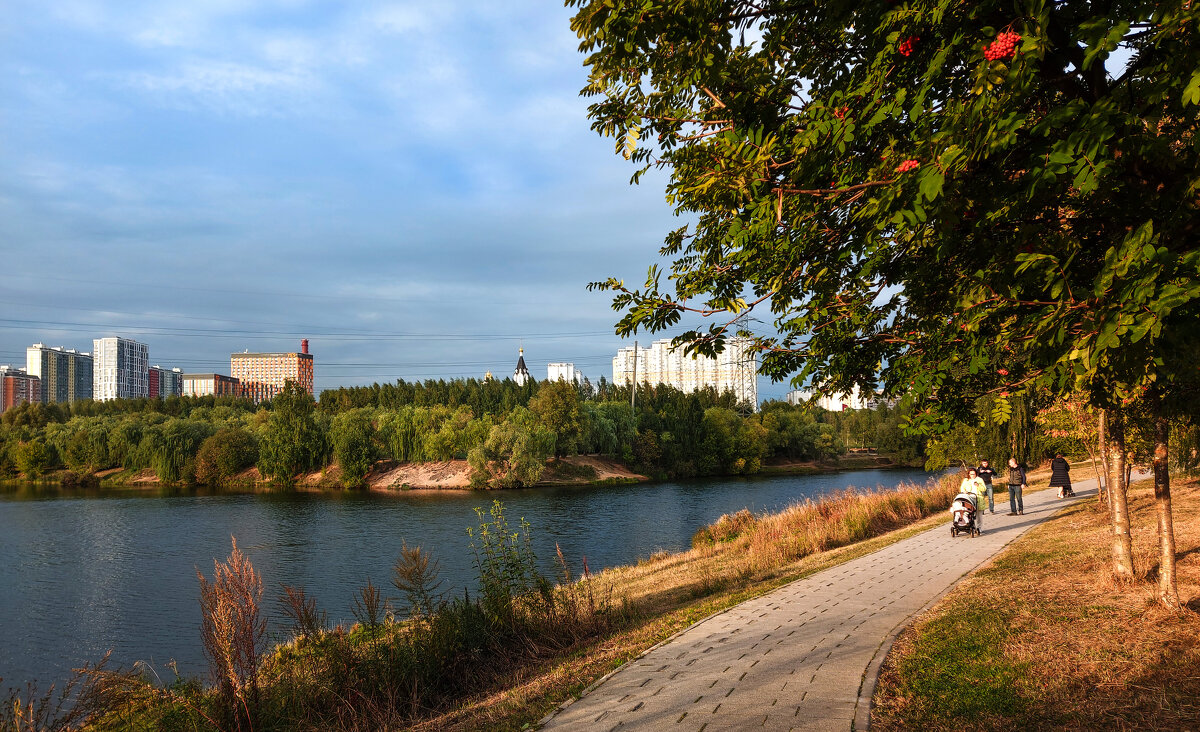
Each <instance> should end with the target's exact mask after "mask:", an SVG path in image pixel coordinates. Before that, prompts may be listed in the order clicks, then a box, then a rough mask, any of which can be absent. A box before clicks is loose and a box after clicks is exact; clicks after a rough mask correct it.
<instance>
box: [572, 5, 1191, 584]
mask: <svg viewBox="0 0 1200 732" xmlns="http://www.w3.org/2000/svg"><path fill="white" fill-rule="evenodd" d="M568 5H571V6H575V7H577V8H578V11H577V13H576V15H575V16H574V18H573V19H572V27H573V28H574V30H575V31H576V32H577V33H578V34H579V36H580V38H581V39H582V43H581V50H582V51H584V52H585V53H587V54H588V56H587V61H586V63H587V65H588V67H589V68H590V76H589V81H588V85H587V86H586V87H585V89H584V94H586V95H589V96H593V97H597V100H596V101H595V102H594V103H593V104H592V105H591V107H590V113H591V117H592V120H593V128H594V129H595V130H596V131H598V132H600V133H602V134H605V135H610V136H613V137H615V138H616V141H617V148H618V151H619V152H621V153H623V154H624V155H625V156H626V157H627V158H628V159H630V160H631V161H633V162H634V163H636V164H637V165H638V170H637V172H636V173H635V174H634V180H635V181H636V180H637V179H638V178H639V177H640V175H641V174H642V173H643V172H645V171H646V170H647V169H649V168H651V167H656V166H657V167H660V168H664V169H666V171H667V172H668V173H669V176H670V178H669V182H668V184H667V197H668V200H669V201H670V202H671V203H672V204H673V205H674V206H675V209H676V211H677V213H679V214H680V215H681V216H682V217H684V218H685V219H686V220H687V221H688V223H687V224H685V225H684V226H682V227H681V228H679V229H677V230H675V231H673V232H670V233H669V234H668V235H667V237H666V243H665V246H664V247H663V248H662V249H661V250H660V254H661V256H662V257H663V258H665V259H667V260H669V261H670V264H669V273H666V274H667V276H668V282H664V281H663V275H664V271H663V270H661V269H660V268H659V266H658V265H657V264H656V265H654V266H652V267H651V268H650V272H649V275H648V277H647V281H646V284H645V286H644V287H643V288H634V287H628V286H626V285H625V283H624V282H622V281H620V280H617V279H610V280H607V281H605V282H601V283H596V285H595V286H597V287H600V288H601V289H608V290H611V291H613V292H615V293H616V294H615V298H614V306H615V307H616V308H617V309H619V310H622V311H624V315H623V317H622V318H621V320H620V322H619V323H618V326H617V330H618V332H619V333H621V334H630V333H633V332H635V331H636V330H638V329H640V328H647V329H649V330H660V329H663V328H666V327H669V326H674V325H676V324H678V323H680V322H681V320H682V318H683V317H684V315H685V314H688V313H699V314H700V315H703V316H708V317H710V318H712V319H713V321H712V322H711V323H710V324H709V325H708V326H707V327H705V328H700V329H694V330H691V331H689V332H687V333H685V334H683V335H681V336H679V337H678V338H677V339H676V340H677V342H678V343H680V344H686V347H687V348H688V349H689V350H694V351H699V352H701V353H713V352H716V351H718V350H720V349H721V348H722V346H723V344H724V340H725V339H726V338H727V337H728V336H729V335H732V334H733V332H735V331H737V332H738V334H739V335H748V336H750V337H752V338H754V340H755V344H756V348H757V350H758V351H759V353H760V354H761V364H762V368H761V370H762V372H763V373H765V374H766V375H768V376H771V377H773V378H776V379H783V378H789V377H791V378H793V379H794V380H795V381H796V382H797V383H803V382H805V381H810V382H812V383H817V384H821V385H824V386H825V387H827V388H828V389H829V390H830V391H831V392H834V393H845V392H848V391H849V390H850V389H851V388H853V387H854V386H855V385H858V386H860V387H861V388H868V389H872V388H876V387H877V386H882V387H883V389H884V391H885V392H887V393H888V394H892V395H900V394H905V395H908V396H909V398H910V399H912V401H913V402H914V403H915V404H916V407H917V411H916V415H917V417H918V419H921V418H923V419H925V420H927V421H929V422H930V423H932V424H935V425H945V424H947V423H948V422H949V421H951V420H953V419H956V418H958V419H961V418H966V417H969V416H970V412H971V405H972V404H973V403H974V402H975V400H976V399H978V398H979V397H980V396H982V395H986V394H991V395H993V396H995V397H996V398H995V400H994V403H995V405H996V410H997V412H998V416H999V417H1000V418H1003V417H1004V414H1005V410H1006V409H1007V408H1008V406H1009V405H1008V401H1007V398H1008V397H1009V396H1010V395H1015V394H1019V393H1022V392H1029V391H1031V390H1033V389H1048V390H1050V391H1051V392H1055V393H1063V392H1066V391H1069V390H1071V389H1077V390H1080V391H1082V392H1083V393H1085V394H1087V396H1088V400H1089V402H1090V403H1091V404H1092V405H1093V406H1096V407H1100V408H1105V409H1111V410H1116V411H1118V412H1119V407H1120V405H1121V403H1122V401H1123V400H1124V399H1125V398H1128V396H1129V395H1130V394H1132V393H1135V392H1137V391H1139V390H1142V389H1146V388H1148V387H1149V386H1153V387H1154V388H1156V389H1159V390H1160V391H1161V392H1162V393H1163V394H1164V395H1166V394H1169V393H1170V390H1171V388H1172V386H1171V384H1172V381H1173V379H1174V377H1175V376H1176V375H1178V374H1179V373H1180V371H1179V369H1178V368H1176V367H1175V366H1174V365H1173V362H1172V361H1171V359H1170V358H1168V357H1167V355H1166V352H1167V351H1168V350H1169V345H1170V343H1171V342H1172V340H1173V339H1174V338H1175V337H1176V334H1177V332H1178V331H1180V330H1182V329H1184V328H1188V327H1191V326H1190V324H1191V323H1194V322H1196V315H1197V314H1198V313H1197V310H1198V308H1197V298H1200V277H1198V276H1197V275H1200V252H1198V251H1197V247H1196V232H1195V221H1196V203H1197V201H1196V197H1197V194H1196V186H1197V185H1198V184H1200V168H1198V165H1197V163H1198V161H1200V150H1198V149H1197V138H1196V135H1195V130H1196V126H1197V102H1200V70H1198V69H1200V43H1198V42H1197V37H1196V32H1197V29H1196V23H1197V20H1200V17H1198V16H1200V8H1196V7H1193V6H1192V4H1191V3H1190V2H1166V3H1154V2H1147V1H1137V0H1134V1H1128V2H1127V1H1122V0H1117V1H1115V2H1108V3H1089V2H1082V1H1081V0H1064V1H1060V2H1047V1H1046V0H1025V1H1023V2H1007V1H1002V0H982V1H980V2H972V3H962V2H958V1H957V0H911V1H909V2H899V1H893V0H863V1H861V2H859V1H856V2H832V3H811V2H796V1H795V0H698V1H694V2H656V1H655V0H568ZM749 311H752V312H754V313H755V314H757V315H758V316H759V317H760V318H762V319H763V320H766V321H768V322H769V326H766V327H764V328H761V329H759V330H760V332H756V333H755V332H748V331H747V330H746V329H745V328H744V327H742V326H739V325H735V323H745V322H747V321H746V319H745V318H744V316H745V315H746V314H747V312H749ZM1159 403H1166V401H1165V400H1160V401H1159ZM1118 416H1119V414H1118ZM1118 422H1119V420H1118ZM1120 434H1121V432H1120V424H1119V423H1118V424H1114V429H1113V436H1114V437H1116V438H1118V439H1119V438H1120ZM1164 439H1165V438H1164ZM1164 487H1166V488H1167V490H1166V496H1165V498H1166V501H1165V504H1164V503H1163V501H1162V497H1161V495H1160V512H1161V510H1163V507H1164V505H1165V507H1166V510H1167V512H1168V514H1169V486H1164ZM1116 488H1117V490H1116V491H1115V495H1117V500H1115V501H1114V504H1120V505H1117V506H1115V508H1114V516H1115V518H1114V520H1115V522H1116V525H1117V529H1118V530H1117V532H1116V535H1115V540H1114V569H1115V570H1116V572H1117V573H1118V575H1121V576H1124V577H1133V575H1134V573H1133V566H1132V554H1131V552H1130V551H1129V547H1130V544H1129V533H1128V512H1127V510H1126V509H1125V507H1124V491H1123V489H1122V488H1123V486H1120V485H1118V486H1116ZM1121 516H1124V518H1123V519H1122V518H1121ZM1122 521H1123V523H1122ZM1165 553H1166V552H1165V551H1164V554H1165ZM1172 562H1173V558H1172ZM1165 569H1166V568H1165V565H1164V572H1163V575H1162V576H1163V577H1164V578H1165V577H1166V576H1167V574H1168V572H1167V571H1165ZM1163 595H1164V599H1165V601H1167V602H1168V604H1177V602H1178V600H1177V597H1176V596H1173V594H1172V589H1171V588H1168V587H1165V586H1164V588H1163Z"/></svg>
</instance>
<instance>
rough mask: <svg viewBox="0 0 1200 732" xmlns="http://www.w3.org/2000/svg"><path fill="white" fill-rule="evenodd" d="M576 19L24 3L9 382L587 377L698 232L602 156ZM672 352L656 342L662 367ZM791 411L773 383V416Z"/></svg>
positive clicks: (520, 5)
mask: <svg viewBox="0 0 1200 732" xmlns="http://www.w3.org/2000/svg"><path fill="white" fill-rule="evenodd" d="M569 19H570V9H568V8H564V7H561V6H559V5H557V4H556V3H554V2H524V1H522V2H506V3H480V2H473V3H466V2H439V3H404V2H356V3H342V2H308V1H305V0H274V1H272V0H266V1H263V2H250V1H248V0H211V1H208V2H200V1H192V2H187V1H183V2H176V3H163V2H161V0H155V1H143V0H123V1H121V2H112V1H111V0H108V1H107V2H103V1H100V0H9V2H8V3H6V6H5V12H4V13H3V14H2V15H0V247H2V249H3V251H2V252H0V253H2V254H3V264H2V265H0V363H9V362H11V363H16V364H22V363H23V361H24V350H25V347H26V346H28V345H29V344H30V343H33V342H35V341H42V342H46V343H48V344H50V345H65V346H67V347H74V348H79V349H81V350H90V349H91V339H92V338H93V337H100V336H104V335H125V336H127V337H132V338H136V339H138V340H141V341H143V342H145V343H148V344H149V346H150V355H151V361H152V362H155V363H161V364H162V365H164V366H178V367H180V368H183V369H184V370H185V371H189V372H191V371H219V372H222V373H228V368H229V358H228V355H229V353H230V352H232V351H241V350H243V349H250V350H294V349H295V348H297V347H298V339H299V338H300V337H302V336H305V335H307V337H308V338H309V339H310V341H311V348H312V351H313V353H314V354H315V358H316V368H317V386H318V388H330V387H333V386H338V385H343V384H345V385H349V384H361V383H372V382H375V381H391V380H394V379H396V378H405V379H424V378H439V377H443V378H454V377H462V376H479V375H482V374H483V372H484V371H486V370H489V369H490V370H491V371H493V372H496V373H497V374H504V373H509V372H511V369H512V366H513V364H514V363H515V360H516V352H517V348H518V346H519V345H521V344H522V343H523V345H524V347H525V353H526V358H527V361H528V362H529V364H530V368H531V370H532V371H533V372H534V375H535V376H537V377H539V378H544V377H545V363H546V362H548V361H574V362H575V363H576V364H577V366H578V367H579V368H580V369H582V370H583V371H584V373H585V374H587V375H588V376H589V377H590V378H592V379H593V380H596V379H597V378H598V377H599V376H601V375H605V376H607V377H609V378H611V358H612V355H613V353H614V352H615V350H616V349H617V348H618V347H619V346H620V345H621V342H620V340H619V339H618V338H616V336H614V335H613V330H612V324H613V322H614V321H615V319H616V314H615V313H614V312H613V311H612V310H611V309H610V307H609V299H608V297H606V296H605V295H604V294H602V293H589V292H587V291H586V289H585V286H586V284H587V282H589V281H592V280H597V279H602V278H605V277H607V276H610V275H612V276H618V277H622V278H625V279H627V280H630V281H632V282H640V281H641V280H642V279H643V278H644V275H645V268H646V266H647V265H648V264H649V263H650V262H651V260H652V258H653V257H655V256H656V252H657V249H658V247H659V246H660V245H661V242H662V237H663V235H664V234H665V233H666V232H667V231H668V230H669V229H671V228H673V227H675V226H677V225H678V223H679V222H678V220H677V219H675V218H674V217H673V216H672V214H671V211H670V209H669V207H668V206H667V204H666V203H665V201H664V198H663V183H664V179H663V178H662V177H661V176H659V177H654V176H647V177H646V178H644V179H643V183H642V184H641V185H640V186H637V187H631V186H629V184H628V180H629V176H630V174H631V173H632V172H633V170H632V168H631V166H630V165H629V164H628V163H626V162H625V161H624V160H623V159H621V158H620V157H619V156H616V155H615V154H614V147H613V142H612V141H611V140H608V139H604V138H601V137H599V136H598V135H596V134H595V133H593V132H592V131H591V130H590V129H589V122H588V119H587V112H586V109H587V100H585V99H583V98H581V97H580V96H579V94H578V92H579V89H580V88H581V87H582V86H583V84H584V81H585V78H586V73H585V69H584V67H583V57H582V55H580V54H579V53H578V51H577V41H576V38H575V36H574V34H573V33H572V32H571V30H570V27H569ZM651 337H652V336H648V335H645V334H642V335H639V340H642V341H643V342H645V341H647V340H650V339H651ZM786 391H787V387H786V385H774V386H772V385H770V384H769V383H768V382H766V381H765V380H760V398H761V397H765V396H778V395H782V394H783V393H785V392H786Z"/></svg>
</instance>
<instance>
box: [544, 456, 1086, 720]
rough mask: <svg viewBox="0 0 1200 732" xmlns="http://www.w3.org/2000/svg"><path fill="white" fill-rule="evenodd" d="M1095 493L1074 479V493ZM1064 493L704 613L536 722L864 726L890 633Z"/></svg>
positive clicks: (1047, 512) (1031, 497)
mask: <svg viewBox="0 0 1200 732" xmlns="http://www.w3.org/2000/svg"><path fill="white" fill-rule="evenodd" d="M1095 488H1096V486H1095V481H1094V480H1092V481H1080V482H1079V483H1078V484H1076V486H1075V489H1076V495H1077V496H1079V497H1082V496H1084V495H1086V494H1088V493H1094V491H1095ZM1070 500H1072V499H1065V500H1058V499H1057V498H1055V491H1053V490H1044V491H1039V492H1036V493H1031V494H1028V495H1027V496H1026V498H1025V515H1023V516H1007V515H1005V514H1007V513H1008V501H1007V499H1005V500H1003V501H1001V500H999V499H997V501H996V510H997V512H996V514H994V515H993V514H986V515H985V517H984V522H983V535H982V536H980V537H978V538H969V537H966V536H959V537H957V538H952V537H951V536H950V529H949V520H947V522H946V524H944V525H943V526H940V527H937V528H934V529H930V530H929V531H926V532H923V533H921V534H918V535H916V536H913V537H910V538H908V539H905V540H904V541H900V542H897V543H895V544H892V545H891V546H888V547H885V548H883V549H880V550H879V551H877V552H874V553H872V554H868V555H866V556H863V557H859V558H857V559H855V560H852V561H850V562H847V563H845V564H841V565H838V566H836V567H832V568H830V569H827V570H825V571H822V572H818V573H816V574H814V575H811V576H809V577H806V578H804V579H801V580H797V581H796V582H793V583H791V584H789V585H786V586H784V587H780V588H779V589H777V590H774V591H772V592H770V593H768V594H766V595H763V596H762V597H758V598H755V599H753V600H749V601H747V602H744V603H742V604H740V605H737V606H735V607H733V608H730V609H729V610H726V611H724V612H722V613H718V614H716V615H713V616H711V617H709V618H707V619H705V620H702V621H700V622H699V623H696V624H695V625H693V626H692V627H690V628H688V629H687V630H684V631H682V632H681V633H679V634H678V635H676V636H675V637H673V638H672V639H670V640H669V641H667V642H666V643H663V644H661V645H659V646H656V647H655V648H652V649H651V650H650V651H648V652H646V653H645V654H644V655H642V656H641V657H640V658H638V659H636V660H634V661H631V662H630V663H627V664H625V665H624V666H622V667H621V668H620V669H618V670H617V671H615V672H613V673H612V674H610V675H609V676H608V677H606V678H604V679H602V680H601V681H600V682H598V683H597V684H595V685H593V686H592V687H591V688H590V689H589V690H588V691H586V692H585V693H584V695H583V696H582V697H581V698H580V699H578V700H576V701H574V702H568V703H567V704H565V705H563V706H562V707H560V708H559V709H558V710H556V712H555V713H554V714H552V715H550V716H549V717H547V718H546V719H545V720H543V727H542V729H544V730H589V731H590V730H596V731H598V732H605V731H607V730H616V729H620V730H622V731H625V730H656V731H662V730H678V731H679V732H697V731H698V730H704V732H716V731H717V730H744V729H751V728H753V729H768V730H850V729H860V730H861V729H866V728H867V727H868V726H869V720H870V703H871V696H872V694H873V692H874V688H875V680H876V677H877V675H878V673H879V666H880V664H881V663H882V662H883V657H884V656H885V655H887V650H888V649H889V648H890V647H891V643H892V640H893V639H894V638H895V637H896V635H897V634H898V633H899V632H900V631H901V630H902V629H903V628H904V627H906V626H907V625H908V624H909V623H910V622H911V621H912V618H913V616H915V615H916V614H918V613H919V612H921V611H922V610H924V609H926V608H928V607H929V606H930V605H932V604H933V603H934V602H935V601H936V600H937V599H938V598H940V597H941V596H942V595H944V594H945V593H946V592H947V591H948V590H949V589H950V588H951V587H953V586H954V584H955V583H957V582H958V581H959V580H960V579H962V578H963V577H965V576H966V575H967V574H969V573H971V572H972V571H974V570H976V569H978V568H979V567H980V566H982V565H983V564H985V563H986V562H988V561H989V560H991V559H992V557H994V556H995V555H996V554H998V553H999V552H1000V550H1002V549H1003V548H1004V547H1005V546H1006V545H1007V544H1008V543H1009V542H1011V541H1013V540H1014V539H1016V538H1017V537H1019V536H1021V535H1022V534H1024V533H1025V532H1026V531H1028V530H1029V529H1031V528H1033V527H1034V526H1036V525H1037V524H1039V523H1041V522H1042V521H1044V520H1046V519H1047V518H1049V517H1050V516H1051V515H1053V514H1054V513H1055V512H1056V511H1057V510H1058V509H1059V508H1060V507H1062V505H1064V503H1067V502H1069V501H1070ZM1075 500H1078V499H1075Z"/></svg>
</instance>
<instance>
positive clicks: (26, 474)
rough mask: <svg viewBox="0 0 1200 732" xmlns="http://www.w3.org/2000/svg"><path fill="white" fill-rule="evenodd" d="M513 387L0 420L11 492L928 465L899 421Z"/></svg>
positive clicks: (547, 481)
mask: <svg viewBox="0 0 1200 732" xmlns="http://www.w3.org/2000/svg"><path fill="white" fill-rule="evenodd" d="M630 397H631V394H630V392H629V390H628V389H623V388H615V387H612V386H611V385H609V384H606V383H605V382H604V381H603V380H601V384H600V386H599V388H593V387H591V386H590V385H589V384H586V383H585V384H582V385H577V384H568V383H566V382H561V381H559V382H540V383H539V382H533V381H530V382H528V383H526V384H522V385H518V384H516V383H514V382H513V381H511V380H505V381H502V382H497V381H494V380H489V381H477V380H473V379H467V380H460V381H453V382H441V381H438V382H432V381H431V382H425V383H423V384H417V383H413V384H408V383H405V382H403V381H401V382H397V383H395V384H388V385H383V386H380V385H375V386H374V387H356V388H351V389H337V390H333V391H326V392H324V393H322V394H321V399H320V401H315V400H314V399H313V398H312V397H311V396H310V395H309V394H308V393H307V392H305V391H304V390H303V389H300V388H299V387H296V386H295V385H294V384H290V383H289V384H288V386H287V387H286V388H285V389H284V391H283V392H282V393H281V394H279V395H278V396H277V397H275V398H274V399H272V400H271V401H270V402H265V403H262V404H254V403H252V402H249V401H246V400H238V399H233V398H221V399H216V398H212V397H171V398H168V399H166V400H157V399H142V400H114V401H109V402H90V401H82V402H75V403H71V404H23V405H20V406H19V407H15V408H13V409H10V410H8V411H7V412H5V413H4V415H3V416H2V417H0V480H6V479H7V480H13V479H17V478H22V479H25V480H37V479H39V478H41V477H43V476H45V475H48V474H57V475H59V476H60V477H61V479H62V482H63V483H64V484H71V485H79V486H83V487H89V488H91V487H103V486H115V485H122V486H125V487H128V486H138V485H144V484H154V483H159V484H162V485H171V486H174V485H200V486H207V487H209V488H222V487H240V488H247V489H260V488H263V487H264V486H265V485H266V484H269V486H270V487H272V488H277V489H285V490H286V489H300V490H314V489H315V490H324V489H341V488H351V489H380V488H394V489H401V490H403V489H405V488H406V487H407V488H409V489H443V488H452V489H461V488H468V487H469V488H473V489H496V488H521V487H529V486H535V485H572V484H581V485H582V484H589V483H605V482H629V481H639V482H640V481H648V480H654V481H662V480H687V479H691V478H704V477H724V476H735V475H737V476H740V475H757V474H762V473H766V474H778V473H781V472H797V473H808V472H816V471H821V470H825V469H828V468H829V467H835V468H836V467H838V464H839V463H841V464H843V465H866V464H871V465H874V464H875V463H876V462H882V460H884V458H880V457H878V456H864V454H863V453H864V452H866V451H867V450H871V449H873V450H877V451H878V452H879V453H880V454H882V455H887V456H890V459H891V460H893V461H894V462H897V463H901V464H905V465H913V464H924V462H925V460H926V455H925V442H926V441H925V438H923V437H913V436H908V435H906V434H905V431H904V427H903V424H904V422H905V420H906V419H907V416H908V415H907V414H906V412H905V411H904V410H903V409H901V408H892V407H889V406H887V405H880V406H879V407H878V408H877V409H874V410H857V411H853V412H828V411H825V410H823V409H819V408H816V407H813V406H811V405H807V404H805V405H791V404H787V403H784V402H766V403H764V404H763V405H761V408H760V409H759V410H758V411H755V410H754V409H752V408H751V407H752V405H745V404H740V403H739V402H738V401H737V399H736V397H735V396H734V395H733V394H732V393H729V392H726V393H718V392H716V391H715V390H712V389H702V390H699V391H695V392H689V393H684V392H681V391H679V390H677V389H673V388H670V387H665V386H657V387H644V388H642V389H640V390H639V391H638V394H637V403H636V406H635V405H632V404H631V403H630Z"/></svg>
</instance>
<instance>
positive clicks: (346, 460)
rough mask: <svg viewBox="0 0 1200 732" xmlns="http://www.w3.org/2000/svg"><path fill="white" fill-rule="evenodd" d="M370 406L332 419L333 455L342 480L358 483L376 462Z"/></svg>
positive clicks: (354, 484) (347, 483) (353, 483)
mask: <svg viewBox="0 0 1200 732" xmlns="http://www.w3.org/2000/svg"><path fill="white" fill-rule="evenodd" d="M371 420H372V414H371V410H370V409H353V410H350V411H349V412H342V413H341V414H339V415H337V416H336V417H334V418H333V430H332V433H333V440H332V442H333V457H334V459H336V460H337V463H338V466H339V467H340V468H341V469H342V483H343V484H345V485H347V486H361V485H362V484H363V479H364V478H365V477H366V476H367V473H369V472H371V466H372V465H374V464H375V427H374V425H373V424H372V421H371Z"/></svg>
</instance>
